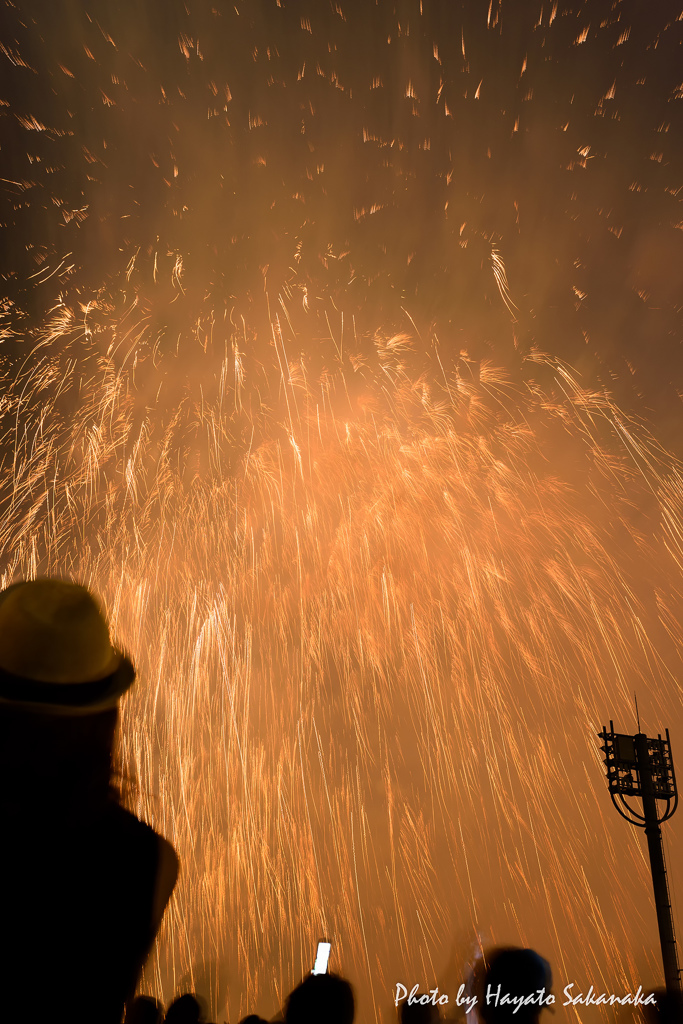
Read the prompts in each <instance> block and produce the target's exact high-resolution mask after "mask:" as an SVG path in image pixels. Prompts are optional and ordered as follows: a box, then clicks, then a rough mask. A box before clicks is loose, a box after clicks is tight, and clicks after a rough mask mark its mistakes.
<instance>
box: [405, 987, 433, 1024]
mask: <svg viewBox="0 0 683 1024" xmlns="http://www.w3.org/2000/svg"><path fill="white" fill-rule="evenodd" d="M423 996H427V998H428V999H429V1000H430V1002H428V1003H419V1002H412V1003H410V1005H409V1004H408V1000H407V999H406V1001H405V1002H403V1003H401V1009H400V1010H399V1012H398V1019H399V1021H400V1022H401V1024H438V1022H439V1021H440V1020H441V1014H440V1013H439V1008H438V1006H435V1005H434V1004H433V1003H432V1002H431V996H430V995H429V993H428V992H417V993H416V994H415V995H414V996H413V1000H418V999H421V998H422V997H423Z"/></svg>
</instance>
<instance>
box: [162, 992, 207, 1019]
mask: <svg viewBox="0 0 683 1024" xmlns="http://www.w3.org/2000/svg"><path fill="white" fill-rule="evenodd" d="M205 1020H206V1016H205V1013H204V1007H203V1006H202V1003H201V1002H200V1000H199V999H198V998H197V997H196V996H195V995H194V994H193V993H192V992H186V993H185V994H184V995H182V996H178V998H177V999H174V1000H173V1002H172V1003H171V1005H170V1006H169V1008H168V1010H167V1011H166V1019H165V1020H164V1024H201V1022H202V1021H205Z"/></svg>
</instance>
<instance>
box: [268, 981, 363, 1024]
mask: <svg viewBox="0 0 683 1024" xmlns="http://www.w3.org/2000/svg"><path fill="white" fill-rule="evenodd" d="M355 1012H356V1005H355V1001H354V998H353V989H352V988H351V985H350V984H349V982H348V981H347V980H346V979H345V978H342V977H340V976H339V975H338V974H309V975H308V977H307V978H304V980H303V981H302V982H301V984H300V985H297V987H296V988H295V989H294V990H293V991H292V992H290V994H289V997H288V999H287V1003H286V1005H285V1024H320V1022H321V1021H325V1022H326V1024H352V1022H353V1018H354V1014H355Z"/></svg>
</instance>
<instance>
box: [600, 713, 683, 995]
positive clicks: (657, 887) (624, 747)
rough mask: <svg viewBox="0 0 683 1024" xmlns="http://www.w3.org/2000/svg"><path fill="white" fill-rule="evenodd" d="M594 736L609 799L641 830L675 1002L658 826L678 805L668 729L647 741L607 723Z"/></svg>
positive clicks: (676, 971) (674, 961) (676, 974)
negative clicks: (638, 806) (637, 801)
mask: <svg viewBox="0 0 683 1024" xmlns="http://www.w3.org/2000/svg"><path fill="white" fill-rule="evenodd" d="M598 735H599V736H600V739H601V740H603V746H602V748H601V749H602V750H604V752H605V757H604V761H605V764H606V765H607V782H608V785H609V792H610V796H611V797H612V803H613V804H614V806H615V807H616V809H617V810H618V811H619V814H620V815H621V816H622V818H626V820H627V821H630V822H631V824H632V825H636V826H637V827H638V828H644V829H645V835H646V836H647V846H648V851H649V853H650V869H651V871H652V885H653V888H654V893H655V907H656V909H657V924H658V925H659V941H660V944H661V947H662V961H663V964H664V980H665V983H666V991H667V995H670V996H671V997H672V999H673V1000H674V1001H677V1002H680V999H681V978H680V968H679V966H678V955H677V951H676V936H675V935H674V924H673V917H672V914H671V899H670V896H669V885H668V882H667V877H666V865H665V863H664V849H663V847H662V830H661V827H660V826H661V824H662V822H664V821H667V820H668V819H669V818H670V817H671V816H672V815H673V813H674V811H675V810H676V807H677V806H678V790H677V788H676V776H675V775H674V766H673V760H672V758H671V743H670V741H669V730H668V729H667V730H666V739H662V737H661V736H658V737H657V739H656V740H653V739H650V738H649V737H648V736H646V735H645V733H642V732H639V733H637V734H636V735H635V736H627V735H625V734H624V733H618V732H616V733H615V731H614V723H613V722H610V724H609V732H608V731H607V729H606V727H605V726H604V725H603V727H602V732H601V733H598ZM627 796H630V797H638V796H639V797H640V798H641V800H642V802H643V813H642V814H640V813H639V812H638V811H636V810H634V808H633V807H631V806H629V804H628V803H627V802H626V797H627ZM658 800H665V801H666V807H665V808H664V810H663V813H662V814H661V816H660V814H659V810H658V807H657V801H658Z"/></svg>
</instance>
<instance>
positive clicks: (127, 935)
mask: <svg viewBox="0 0 683 1024" xmlns="http://www.w3.org/2000/svg"><path fill="white" fill-rule="evenodd" d="M134 679H135V670H134V668H133V666H132V664H131V663H130V661H129V660H128V659H127V658H126V657H125V655H124V654H123V653H122V652H121V651H119V650H117V649H116V648H114V647H113V646H112V644H111V642H110V639H109V630H108V626H107V622H106V619H105V617H104V614H103V613H102V611H101V609H100V607H99V605H98V603H97V601H96V600H95V599H94V598H93V597H92V595H91V594H90V593H89V592H88V591H87V590H86V588H85V587H81V586H79V585H77V584H74V583H70V582H66V581H62V580H53V579H41V580H34V581H31V582H22V583H18V584H14V585H13V586H11V587H9V588H7V589H6V590H4V591H2V592H0V777H2V779H3V786H2V788H1V789H0V824H1V825H2V829H3V843H2V844H0V871H1V872H2V877H3V878H4V879H11V880H12V884H11V885H7V884H5V885H4V886H3V891H2V896H1V897H0V900H1V905H0V913H1V914H2V919H3V927H4V929H5V933H6V934H8V935H12V944H11V946H9V947H8V949H7V953H6V955H4V956H3V958H2V968H1V975H0V976H1V977H2V988H3V1006H4V1008H5V1009H6V1010H8V1009H10V1007H11V1012H10V1013H9V1014H8V1019H16V1020H21V1021H22V1022H30V1021H34V1020H35V1021H38V1020H40V1021H43V1020H45V1019H47V1018H53V1019H60V1020H69V1021H70V1022H72V1024H79V1022H81V1021H82V1022H84V1024H85V1022H86V1021H87V1022H88V1024H91V1022H92V1021H93V1020H97V1021H98V1024H108V1022H112V1024H114V1022H115V1024H119V1022H120V1020H121V1017H122V1014H123V1008H124V1003H125V1002H126V1001H127V1000H129V999H130V998H132V996H133V994H134V991H135V986H136V984H137V981H138V979H139V976H140V973H141V970H142V966H143V963H144V960H145V958H146V955H147V953H148V951H149V949H150V947H151V944H152V942H153V939H154V936H155V934H156V931H157V929H158V927H159V924H160V921H161V916H162V914H163V910H164V907H165V906H166V904H167V902H168V900H169V898H170V895H171V892H172V890H173V887H174V885H175V881H176V878H177V873H178V861H177V858H176V855H175V852H174V850H173V848H172V847H171V845H170V844H169V843H168V842H166V840H165V839H162V837H161V836H159V835H157V833H156V832H154V831H153V829H151V828H150V827H149V826H148V825H146V824H144V823H143V822H141V821H138V819H137V818H135V817H134V815H132V814H130V813H129V812H128V811H126V810H124V809H123V807H121V806H120V803H119V796H118V793H117V791H116V790H115V788H114V787H113V785H112V759H113V749H114V737H115V731H116V726H117V721H118V706H117V705H118V699H119V697H120V696H121V695H122V694H123V693H124V692H125V691H126V690H127V689H128V687H129V686H130V685H131V684H132V682H133V680H134Z"/></svg>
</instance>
